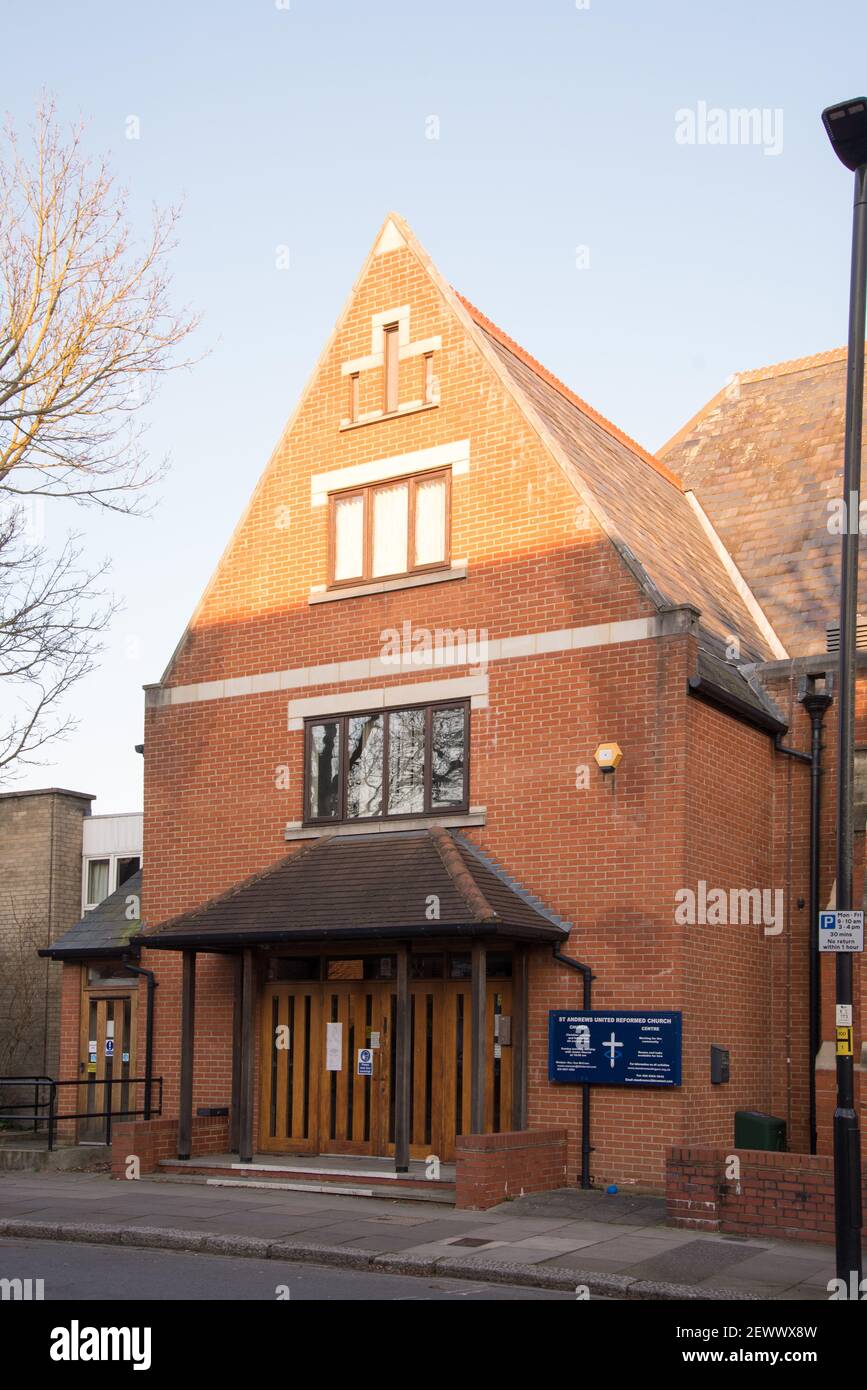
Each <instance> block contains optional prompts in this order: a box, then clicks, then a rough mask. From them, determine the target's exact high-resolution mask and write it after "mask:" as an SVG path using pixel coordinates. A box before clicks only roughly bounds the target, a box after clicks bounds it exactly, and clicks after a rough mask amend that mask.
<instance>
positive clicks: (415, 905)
mask: <svg viewBox="0 0 867 1390" xmlns="http://www.w3.org/2000/svg"><path fill="white" fill-rule="evenodd" d="M567 934H568V928H567V927H565V926H564V924H563V923H562V922H561V921H560V919H559V918H558V917H555V916H554V915H553V914H552V913H550V912H548V911H546V909H545V908H544V907H543V906H542V904H541V903H540V902H539V901H538V900H537V899H536V898H533V897H531V895H530V894H529V893H526V892H525V891H524V890H523V889H522V888H521V887H520V886H519V885H518V884H517V883H515V881H514V880H513V879H511V878H510V877H509V876H508V874H506V873H505V872H504V871H503V870H502V869H501V868H499V867H498V866H497V865H496V864H495V863H494V862H493V861H492V860H491V859H489V858H488V857H487V855H485V854H483V853H482V852H481V850H479V849H478V848H477V847H476V846H475V845H473V844H471V843H470V842H469V841H468V840H466V839H464V837H463V836H462V835H460V834H459V833H457V832H454V831H448V830H445V829H443V827H441V826H437V825H434V826H430V827H428V828H427V829H425V830H416V831H406V832H403V833H401V832H399V831H398V832H387V833H382V834H380V833H374V834H370V835H340V834H334V835H328V834H325V835H322V836H320V837H319V838H318V839H316V840H312V841H309V842H308V843H307V844H306V845H304V846H303V847H302V848H301V849H299V850H296V851H295V852H294V853H293V854H290V855H288V856H287V857H286V858H285V859H281V860H280V862H279V863H277V864H275V865H273V866H272V867H271V868H269V869H266V870H264V872H263V873H259V874H254V875H253V877H252V878H248V879H245V880H243V882H241V883H238V884H236V885H235V887H234V888H230V889H229V891H228V892H227V893H223V894H221V896H220V897H218V898H213V899H211V900H210V901H209V902H206V903H204V904H203V905H202V906H201V907H197V908H194V909H193V910H192V911H191V912H185V913H182V914H181V915H180V916H178V917H174V918H172V919H171V920H170V921H167V922H164V923H162V924H161V925H159V926H156V927H153V928H151V929H150V930H148V931H147V932H145V933H144V934H143V935H142V936H141V937H140V938H139V941H140V944H141V945H142V946H146V947H147V948H148V950H160V949H167V950H174V951H177V950H190V951H221V950H237V949H238V948H239V947H244V946H252V945H254V944H255V945H263V944H266V943H271V944H274V945H277V944H280V943H282V942H292V941H294V942H300V941H363V940H368V939H371V938H374V937H375V938H376V939H377V940H381V939H382V938H387V937H403V938H407V937H419V936H425V937H432V936H455V935H458V936H460V935H472V936H495V937H505V938H511V939H512V940H517V941H562V940H563V937H564V935H567Z"/></svg>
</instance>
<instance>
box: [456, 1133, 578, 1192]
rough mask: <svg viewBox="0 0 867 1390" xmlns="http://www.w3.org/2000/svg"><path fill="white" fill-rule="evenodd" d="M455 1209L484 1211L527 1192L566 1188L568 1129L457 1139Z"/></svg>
mask: <svg viewBox="0 0 867 1390" xmlns="http://www.w3.org/2000/svg"><path fill="white" fill-rule="evenodd" d="M455 1168H456V1174H457V1176H456V1199H455V1206H457V1207H466V1208H470V1209H473V1210H478V1211H483V1210H484V1209H485V1208H486V1207H495V1206H496V1205H497V1204H498V1202H505V1201H506V1199H507V1198H508V1197H520V1196H521V1195H522V1193H525V1192H549V1191H551V1189H552V1188H555V1187H565V1185H566V1130H565V1129H522V1130H512V1131H508V1132H507V1133H505V1134H461V1135H459V1136H458V1138H457V1140H456V1141H455Z"/></svg>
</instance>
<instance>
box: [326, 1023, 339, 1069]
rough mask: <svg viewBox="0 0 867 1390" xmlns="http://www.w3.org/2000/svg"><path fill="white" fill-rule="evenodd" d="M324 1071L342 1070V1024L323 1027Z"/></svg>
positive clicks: (329, 1024)
mask: <svg viewBox="0 0 867 1390" xmlns="http://www.w3.org/2000/svg"><path fill="white" fill-rule="evenodd" d="M325 1070H326V1071H342V1070H343V1024H342V1023H326V1025H325Z"/></svg>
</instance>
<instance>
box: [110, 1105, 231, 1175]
mask: <svg viewBox="0 0 867 1390" xmlns="http://www.w3.org/2000/svg"><path fill="white" fill-rule="evenodd" d="M228 1149H229V1118H228V1116H227V1115H217V1116H207V1117H205V1116H200V1115H195V1116H194V1117H193V1142H192V1157H193V1158H199V1157H201V1156H202V1154H220V1153H227V1152H228ZM177 1153H178V1122H177V1120H176V1119H159V1120H131V1121H129V1122H127V1123H121V1124H116V1125H114V1126H113V1127H112V1132H111V1176H112V1177H113V1178H125V1177H126V1175H127V1174H126V1165H127V1160H128V1159H129V1158H130V1157H131V1156H133V1155H134V1156H135V1157H136V1158H137V1159H138V1160H139V1172H140V1173H155V1172H156V1170H157V1168H158V1166H159V1163H160V1160H161V1159H163V1158H176V1157H177Z"/></svg>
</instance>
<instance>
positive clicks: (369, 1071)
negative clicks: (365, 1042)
mask: <svg viewBox="0 0 867 1390" xmlns="http://www.w3.org/2000/svg"><path fill="white" fill-rule="evenodd" d="M357 1071H358V1075H359V1076H373V1053H372V1052H371V1050H370V1048H369V1047H360V1048H359V1049H358V1068H357Z"/></svg>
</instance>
